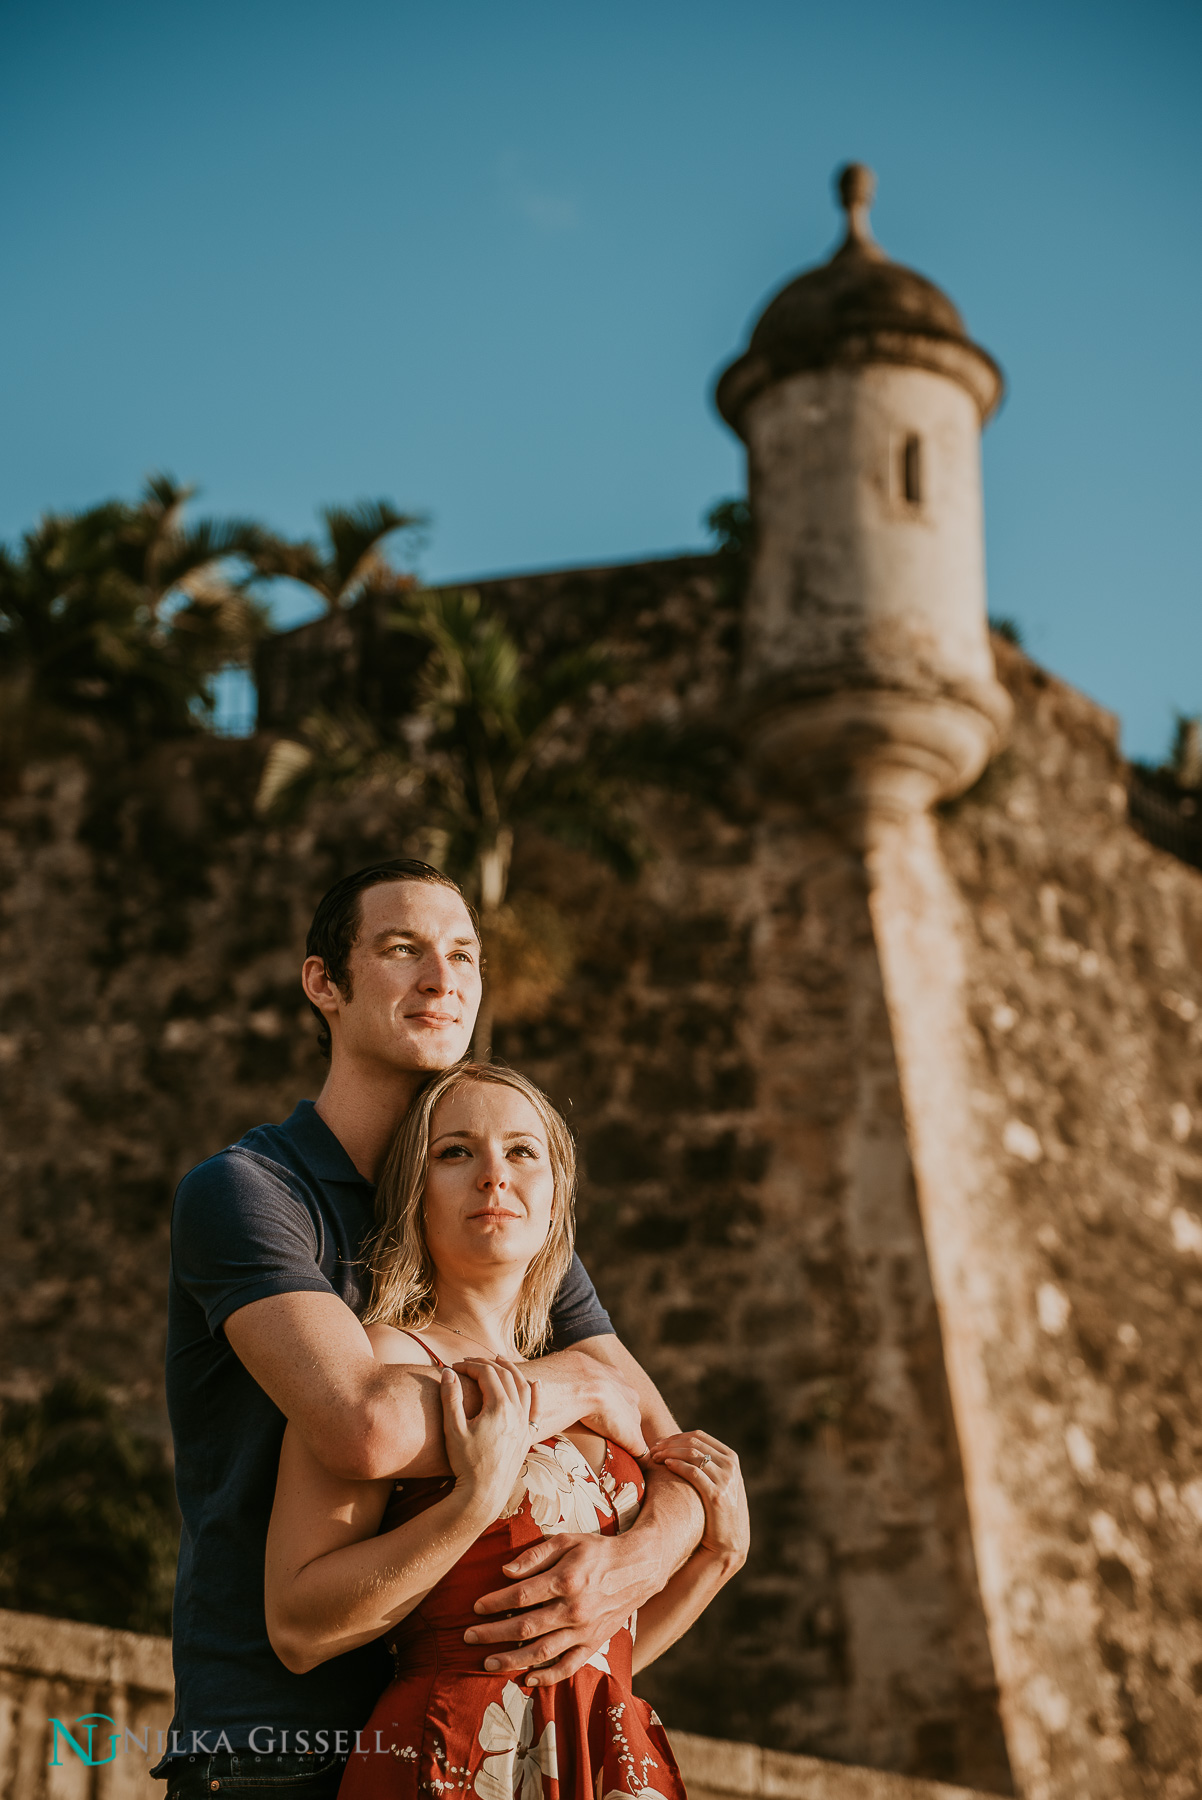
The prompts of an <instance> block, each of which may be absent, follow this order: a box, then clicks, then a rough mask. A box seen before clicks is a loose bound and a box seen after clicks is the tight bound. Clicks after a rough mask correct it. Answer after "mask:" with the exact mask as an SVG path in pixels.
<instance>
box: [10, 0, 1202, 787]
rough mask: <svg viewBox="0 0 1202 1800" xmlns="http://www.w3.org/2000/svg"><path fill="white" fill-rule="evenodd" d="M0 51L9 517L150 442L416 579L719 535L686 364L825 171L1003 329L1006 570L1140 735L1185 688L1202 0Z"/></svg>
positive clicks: (1193, 593) (96, 488)
mask: <svg viewBox="0 0 1202 1800" xmlns="http://www.w3.org/2000/svg"><path fill="white" fill-rule="evenodd" d="M3 44H4V49H3V55H2V58H0V221H2V230H3V247H4V257H3V268H2V270H0V536H3V537H7V538H12V537H15V536H16V535H17V534H18V533H19V532H20V530H21V529H22V528H23V527H25V526H26V525H28V524H29V523H30V522H31V521H32V520H33V519H34V518H35V517H36V516H37V515H38V514H39V513H40V512H41V511H43V510H45V509H47V508H51V507H56V508H57V507H68V506H78V505H85V504H88V503H90V502H93V501H96V500H99V499H101V498H103V497H106V496H108V495H110V494H114V493H126V494H130V493H132V492H133V491H134V490H135V489H136V488H137V486H138V484H139V482H140V480H141V478H142V476H143V474H144V473H145V472H146V471H147V470H149V469H152V468H156V467H159V468H167V469H169V470H171V471H172V472H173V473H175V474H177V475H178V476H180V477H181V478H183V479H187V480H192V481H195V482H197V483H198V484H199V485H200V486H201V487H202V488H203V490H204V498H203V502H202V504H203V506H204V507H205V508H206V509H210V510H213V511H220V512H237V513H243V514H252V515H257V516H259V517H261V518H263V519H264V520H266V521H267V522H269V523H270V524H272V525H274V526H276V527H279V528H281V529H286V530H290V531H302V530H307V529H309V528H311V526H312V524H313V519H314V509H315V508H316V507H317V506H318V505H319V504H321V503H322V502H326V501H333V500H352V499H355V498H358V497H361V496H365V495H373V496H374V495H387V496H389V497H391V498H393V499H394V500H396V501H397V502H398V503H400V504H401V505H403V506H405V507H411V508H420V509H423V510H425V511H427V512H428V513H429V514H430V515H431V520H432V523H431V529H430V533H429V538H428V542H427V546H426V549H425V551H424V553H423V558H422V564H421V566H422V569H423V571H424V573H425V574H426V575H427V576H428V577H430V578H431V579H448V578H457V577H463V576H471V575H483V574H488V573H494V572H500V571H503V570H509V569H522V568H532V567H539V566H546V565H555V564H560V563H566V562H592V561H610V560H620V559H625V558H633V557H637V556H640V555H647V554H656V553H666V552H671V551H673V550H675V549H678V548H682V547H693V546H698V545H700V544H702V543H703V542H704V540H705V534H704V531H703V529H702V526H701V515H702V513H703V512H704V511H705V510H706V509H707V507H708V506H709V505H710V504H711V503H712V502H713V501H714V500H715V499H717V498H719V497H720V496H722V495H725V494H729V493H733V492H737V491H739V490H740V489H741V487H742V482H743V473H742V464H741V458H740V454H739V447H738V445H737V444H736V442H735V441H734V440H733V439H732V438H731V437H730V435H729V434H728V432H727V431H726V430H725V428H724V427H723V426H722V425H721V424H720V423H719V421H718V420H717V419H716V417H715V415H714V413H713V410H712V406H711V404H710V398H709V395H710V390H711V385H712V381H713V377H714V375H715V373H716V371H717V370H718V369H719V368H720V367H721V366H722V365H723V363H724V362H726V361H727V360H729V358H730V357H731V356H732V355H733V354H735V353H736V351H737V350H738V349H739V348H740V346H741V344H742V342H743V341H744V338H745V334H746V331H747V329H748V326H749V324H750V323H751V321H752V319H753V318H754V316H755V315H756V313H757V312H758V310H759V308H760V306H761V305H762V303H763V300H764V299H765V297H766V296H767V294H768V293H769V292H770V291H771V290H772V289H773V288H775V287H776V286H778V285H779V284H780V283H781V282H782V281H783V280H784V279H785V278H786V277H787V276H788V275H789V274H791V273H793V272H794V271H795V270H796V269H797V268H799V267H800V266H802V265H804V264H806V263H808V262H812V261H815V260H818V259H819V258H821V257H823V256H824V255H825V254H826V253H827V252H828V250H829V249H830V247H831V245H832V243H833V241H834V239H835V236H836V227H837V219H836V214H835V211H834V208H833V205H832V201H831V193H830V176H831V172H832V170H833V169H834V167H835V166H836V165H837V164H838V163H840V162H841V161H843V160H846V159H847V158H849V157H856V158H860V159H862V160H865V161H867V162H870V163H872V164H873V166H874V167H875V168H876V170H877V172H878V175H879V179H880V196H879V201H878V205H877V208H876V212H875V223H876V229H877V233H878V236H879V237H880V238H881V240H882V242H883V243H884V244H885V246H886V248H887V249H888V250H889V251H890V252H891V253H892V254H894V255H896V256H897V257H899V258H900V259H901V260H903V261H907V262H910V263H912V264H914V266H916V267H917V268H919V269H922V270H923V271H924V272H925V273H927V274H929V275H931V276H933V277H934V278H935V279H936V280H938V281H939V282H940V283H941V284H942V285H943V286H944V287H946V288H947V290H948V292H949V293H950V294H951V295H952V297H953V298H954V299H955V300H956V301H957V303H958V304H959V305H960V307H961V309H962V310H963V312H964V313H965V316H966V318H967V320H968V324H969V327H970V329H971V330H972V331H973V333H974V334H975V335H976V337H977V338H978V339H979V340H980V341H981V342H982V343H984V344H985V345H986V346H987V347H988V348H989V349H990V350H991V351H992V352H993V353H994V354H995V355H996V356H997V357H998V358H999V359H1000V361H1001V362H1002V364H1003V366H1004V367H1005V369H1006V373H1007V376H1008V379H1009V384H1010V394H1009V399H1008V401H1007V404H1006V406H1005V409H1004V410H1003V412H1002V414H1001V416H1000V418H999V419H998V420H997V421H996V422H995V423H994V424H993V425H992V426H991V428H990V430H989V432H988V434H987V437H986V452H985V468H986V501H987V509H988V513H987V516H988V550H989V569H990V604H991V608H992V610H993V611H994V612H995V613H999V614H1008V615H1010V616H1012V617H1013V618H1015V619H1016V620H1018V621H1019V622H1020V624H1021V625H1022V627H1023V629H1024V631H1025V634H1026V639H1027V643H1028V647H1029V648H1030V649H1031V651H1032V652H1033V654H1035V655H1036V656H1037V657H1039V658H1040V660H1042V661H1043V662H1045V663H1047V664H1048V665H1049V666H1050V667H1051V668H1053V669H1054V670H1056V671H1057V672H1058V673H1060V674H1063V675H1064V676H1066V677H1067V678H1068V679H1069V680H1071V681H1073V682H1075V683H1077V684H1078V685H1079V686H1081V687H1083V688H1084V689H1086V690H1087V691H1088V692H1089V693H1091V694H1093V695H1095V696H1096V697H1097V698H1098V699H1100V700H1101V701H1103V702H1104V703H1105V704H1106V705H1107V706H1110V707H1112V708H1113V709H1114V710H1115V711H1116V712H1118V713H1119V715H1120V716H1121V719H1122V721H1123V730H1124V743H1125V746H1126V748H1127V750H1128V751H1129V753H1131V754H1136V755H1141V754H1142V755H1156V754H1158V753H1159V752H1160V751H1161V750H1162V749H1163V748H1164V745H1165V743H1166V741H1167V737H1168V733H1169V728H1170V725H1171V718H1172V712H1173V709H1174V708H1180V709H1182V710H1202V604H1200V602H1202V593H1200V591H1199V589H1200V585H1202V583H1200V576H1199V559H1198V554H1197V549H1196V540H1197V536H1198V526H1197V519H1198V517H1199V514H1200V512H1202V508H1200V506H1199V499H1198V496H1199V492H1200V489H1202V450H1200V447H1199V446H1200V442H1202V352H1200V349H1199V329H1198V316H1197V315H1198V296H1199V294H1202V233H1200V232H1199V188H1200V177H1202V155H1200V148H1202V106H1199V104H1198V98H1197V96H1198V92H1199V76H1200V74H1202V55H1200V51H1202V8H1199V7H1198V6H1197V5H1186V4H1183V3H1182V0H1140V3H1139V4H1133V3H1122V4H1106V3H1105V0H1095V3H1094V4H1092V5H1085V4H1076V3H1075V0H1068V3H1057V0H1040V3H1039V4H1028V3H1026V0H1009V3H1007V4H997V3H990V0H985V3H982V0H975V3H968V4H950V3H937V0H913V3H912V4H909V5H906V6H897V5H896V4H886V3H885V0H858V4H856V5H854V6H850V5H849V6H842V7H832V6H830V5H816V4H810V3H809V0H799V3H795V4H778V3H773V0H768V3H757V0H743V4H741V5H738V6H736V5H733V4H725V3H723V4H717V3H714V0H689V3H688V4H685V3H684V0H666V3H660V4H657V3H656V0H641V3H640V4H638V5H634V4H627V3H626V0H607V3H606V4H605V5H604V6H601V5H594V6H591V7H587V8H586V7H581V6H573V5H571V4H568V3H565V0H560V3H559V4H558V5H556V6H552V5H549V4H543V3H538V0H529V3H527V0H509V4H507V5H505V6H497V5H495V4H493V5H483V4H478V3H477V0H460V3H459V4H454V5H443V6H439V7H430V6H428V5H426V6H420V7H419V6H416V5H410V4H407V3H402V0H393V3H392V4H382V3H377V0H342V4H340V5H339V6H337V7H334V6H333V5H324V6H321V5H315V4H311V3H309V0H291V3H290V4H288V5H284V4H277V3H276V0H240V3H239V4H237V5H234V4H232V3H230V0H206V4H204V5H203V6H201V5H198V4H194V3H193V0H182V3H178V4H176V5H174V6H172V7H162V6H151V5H148V4H143V3H142V0H110V4H107V5H105V6H104V7H97V6H84V5H82V4H78V3H75V4H67V3H65V0H40V4H39V5H38V6H37V7H33V6H26V7H23V8H20V9H18V8H16V7H15V6H12V5H10V6H9V7H7V8H6V9H5V13H4V35H3Z"/></svg>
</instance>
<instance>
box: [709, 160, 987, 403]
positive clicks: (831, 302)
mask: <svg viewBox="0 0 1202 1800" xmlns="http://www.w3.org/2000/svg"><path fill="white" fill-rule="evenodd" d="M836 186H837V191H838V194H839V199H840V202H841V204H842V206H843V209H844V211H845V212H846V214H847V233H846V236H845V237H844V239H843V242H842V244H841V245H840V246H839V248H838V250H836V252H835V254H834V255H833V256H832V257H831V259H830V261H829V262H825V263H823V264H821V265H820V267H818V268H816V269H808V270H806V271H805V273H804V274H801V275H798V276H797V277H796V279H795V280H793V281H791V282H789V284H788V286H787V287H784V288H782V289H781V291H780V292H779V293H778V294H777V295H776V296H775V297H774V298H773V299H772V300H770V301H769V303H768V305H767V307H766V309H765V311H764V313H763V315H762V317H761V318H760V321H759V323H758V324H757V326H756V327H755V330H754V331H753V332H752V334H751V342H750V343H749V345H748V347H747V349H746V351H745V352H744V354H743V355H742V356H741V357H739V358H738V360H737V361H736V362H733V363H732V364H731V365H730V367H729V368H728V369H727V370H726V372H725V373H724V374H723V376H722V377H721V379H720V380H719V382H718V387H717V392H716V395H715V398H716V401H717V405H718V410H719V412H720V413H721V414H722V417H723V418H724V419H725V420H726V422H727V424H729V425H730V426H732V427H733V429H734V430H735V431H737V432H739V433H740V435H742V423H741V421H742V415H743V411H744V408H745V407H746V406H747V404H748V402H749V401H751V400H753V399H754V398H755V396H756V395H757V394H759V393H762V392H763V390H764V389H765V388H767V387H770V386H772V385H773V384H774V383H776V382H778V381H781V380H783V379H784V378H785V377H786V376H789V375H793V374H796V373H797V372H798V371H799V370H802V369H825V368H832V367H837V366H840V365H843V366H854V365H857V364H863V363H873V362H887V363H903V364H908V365H910V366H916V367H918V368H929V369H932V370H934V371H935V372H936V373H939V374H944V375H948V376H950V377H951V378H952V379H953V380H958V381H960V382H961V383H962V384H963V385H964V386H965V387H967V388H968V390H969V392H970V393H971V394H972V396H973V399H974V400H975V401H976V403H977V406H978V407H979V409H980V413H981V418H982V421H984V420H985V419H987V418H988V417H989V415H990V414H991V413H992V412H993V411H994V410H995V408H996V407H997V404H998V402H999V400H1000V399H1001V396H1002V391H1003V386H1004V383H1003V379H1002V372H1001V370H1000V369H999V368H998V366H997V364H996V363H995V362H994V360H993V358H992V357H991V356H990V355H989V354H988V352H986V351H985V350H982V349H981V347H980V345H978V344H974V343H973V341H972V339H971V338H970V337H969V335H968V332H967V331H966V329H965V326H964V321H963V319H962V318H961V317H960V314H959V312H958V311H957V309H956V307H955V306H954V305H953V304H952V302H951V301H950V300H949V299H948V297H947V295H946V294H945V293H944V292H943V291H942V289H940V288H938V287H936V286H935V283H934V282H933V281H928V280H927V278H926V276H925V275H919V274H918V273H917V272H916V271H915V270H914V269H907V268H905V267H904V266H903V265H902V264H901V263H896V262H893V261H891V259H890V258H889V257H888V256H886V254H885V252H884V251H883V250H882V249H881V247H880V245H879V244H878V243H876V241H875V240H874V238H873V236H872V232H871V229H870V227H869V224H868V211H869V207H870V206H871V204H872V197H873V194H874V192H875V188H876V178H875V177H874V175H873V173H872V170H871V169H869V168H866V167H865V166H864V164H863V163H848V164H847V166H846V167H845V168H843V169H841V170H840V172H839V174H838V177H837V181H836Z"/></svg>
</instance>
